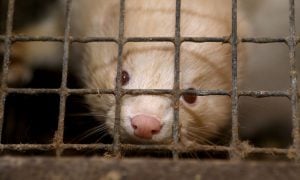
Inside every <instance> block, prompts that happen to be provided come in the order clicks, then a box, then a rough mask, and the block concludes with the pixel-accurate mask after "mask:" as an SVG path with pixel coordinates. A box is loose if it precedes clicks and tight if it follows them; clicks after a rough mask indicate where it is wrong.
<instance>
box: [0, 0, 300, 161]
mask: <svg viewBox="0 0 300 180" xmlns="http://www.w3.org/2000/svg"><path fill="white" fill-rule="evenodd" d="M71 3H72V0H67V3H66V7H65V8H66V12H65V13H66V14H65V15H66V16H65V17H66V19H65V29H64V30H65V32H64V36H63V37H46V36H22V35H12V26H13V15H14V4H15V0H9V3H8V11H7V21H6V33H5V35H1V36H0V41H3V42H4V47H5V54H4V60H3V76H2V80H1V103H0V113H1V115H0V150H16V151H24V150H41V151H50V150H52V151H53V150H54V151H55V152H56V154H57V155H60V154H61V153H62V152H63V151H64V150H68V149H72V150H105V151H109V152H111V153H113V154H114V155H120V154H121V152H122V151H123V150H170V151H172V154H173V158H174V159H177V158H178V153H179V152H187V151H196V150H197V151H213V152H228V153H229V154H230V158H231V159H235V160H236V159H242V158H243V157H245V156H246V155H248V154H253V153H264V154H283V155H286V156H288V157H289V158H293V159H296V160H299V159H300V139H299V138H300V137H299V130H300V129H299V121H298V118H297V98H298V94H297V74H296V59H295V51H296V50H295V49H296V46H297V44H298V43H299V42H300V38H299V37H296V32H295V1H294V0H289V12H290V15H289V27H290V29H289V30H290V35H289V36H288V37H286V38H270V37H263V38H252V37H251V38H246V37H238V36H237V15H238V14H237V0H232V33H231V35H230V36H228V37H188V38H187V37H181V36H180V7H181V1H180V0H176V13H175V15H176V23H175V35H174V37H159V38H152V37H141V38H139V37H136V38H135V37H134V38H125V37H124V18H125V16H126V13H125V0H120V21H119V36H118V38H110V37H80V38H74V37H71V36H70V13H71ZM21 41H23V42H25V41H45V42H46V41H54V42H62V43H63V45H64V55H63V66H62V81H61V86H60V88H58V89H32V88H9V87H7V84H6V80H7V76H8V71H9V70H8V65H9V61H10V60H9V59H10V54H11V51H10V47H11V45H12V44H13V43H14V42H21ZM73 42H80V43H88V42H114V43H117V45H118V65H117V85H116V88H115V89H112V90H106V89H69V88H68V87H67V75H68V61H69V48H70V45H71V44H72V43H73ZM128 42H171V43H173V44H174V45H175V57H174V63H175V71H174V87H173V89H172V90H159V89H156V90H139V89H136V90H125V89H122V87H121V76H120V75H121V71H122V52H123V46H124V45H125V44H126V43H128ZM183 42H195V43H204V42H221V43H229V44H230V45H231V47H232V90H231V91H226V90H185V91H184V90H180V88H179V61H180V46H181V44H182V43H183ZM238 43H285V44H286V45H287V46H288V48H289V58H290V89H288V90H285V91H239V90H238V87H237V76H238V74H237V63H238V59H237V54H238V50H237V47H238ZM11 93H16V94H58V95H59V96H60V103H59V120H58V128H57V131H56V133H55V136H54V138H53V143H52V144H46V145H45V144H3V143H2V139H1V134H2V132H3V121H4V109H5V100H6V97H7V96H8V95H9V94H11ZM189 93H193V94H197V95H198V96H209V95H223V96H229V97H231V102H232V126H231V131H232V137H231V143H230V146H211V145H194V146H193V147H190V148H189V149H187V148H180V147H178V146H176V144H177V143H178V139H179V135H178V133H179V120H178V119H179V116H178V115H179V113H178V112H179V107H175V108H174V123H173V142H174V143H173V144H172V145H131V144H122V143H120V139H119V136H120V135H119V124H120V120H119V119H120V118H119V117H120V110H121V107H120V104H121V101H122V96H123V95H124V94H135V95H137V94H152V95H159V94H171V95H172V97H173V103H174V104H178V101H179V97H180V96H181V95H182V94H189ZM74 94H76V95H84V94H113V95H114V96H115V98H116V104H117V106H116V110H115V112H116V114H115V117H116V118H115V119H116V121H115V128H114V137H113V138H114V142H113V144H108V145H107V144H65V143H64V142H63V137H64V117H65V110H66V100H67V97H68V96H70V95H74ZM241 96H251V97H255V98H263V97H286V98H288V99H289V100H290V102H291V107H292V122H293V131H292V137H293V145H292V146H291V147H290V148H288V149H281V148H258V147H251V146H249V145H248V144H247V142H242V141H241V140H240V138H239V120H238V103H239V97H241Z"/></svg>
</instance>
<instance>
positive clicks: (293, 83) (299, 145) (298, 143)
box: [287, 0, 300, 161]
mask: <svg viewBox="0 0 300 180" xmlns="http://www.w3.org/2000/svg"><path fill="white" fill-rule="evenodd" d="M289 31H290V35H289V37H288V42H287V43H288V48H289V60H290V88H291V98H290V101H291V108H292V124H293V130H292V137H293V146H294V148H295V149H296V154H295V159H296V161H299V160H300V137H299V130H300V129H299V119H298V110H297V109H298V108H297V107H298V105H297V103H298V97H297V96H298V87H297V69H296V58H295V56H296V45H297V38H296V23H295V1H294V0H290V1H289Z"/></svg>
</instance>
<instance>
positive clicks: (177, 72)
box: [172, 0, 181, 159]
mask: <svg viewBox="0 0 300 180" xmlns="http://www.w3.org/2000/svg"><path fill="white" fill-rule="evenodd" d="M180 11H181V0H176V10H175V41H174V46H175V56H174V85H173V100H172V102H173V116H174V119H173V120H174V121H173V126H172V135H173V143H174V144H175V145H177V144H178V142H179V133H180V129H179V98H180V93H179V90H180V81H179V80H180V45H181V44H180V14H181V12H180ZM172 154H173V159H178V158H179V155H178V152H177V151H176V150H174V149H173V150H172Z"/></svg>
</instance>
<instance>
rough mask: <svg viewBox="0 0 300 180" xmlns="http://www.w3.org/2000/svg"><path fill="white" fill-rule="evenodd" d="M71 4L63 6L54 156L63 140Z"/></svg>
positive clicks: (70, 1) (59, 152) (68, 1)
mask: <svg viewBox="0 0 300 180" xmlns="http://www.w3.org/2000/svg"><path fill="white" fill-rule="evenodd" d="M71 4H72V0H66V6H65V24H64V25H65V27H64V30H65V32H64V41H63V60H62V80H61V86H60V91H59V95H60V100H59V117H58V128H57V131H56V134H55V139H54V141H55V142H54V143H55V144H56V146H58V147H57V149H56V154H57V155H60V154H61V149H60V148H59V146H60V145H61V144H63V139H64V124H65V123H64V122H65V113H66V101H67V96H68V93H67V91H66V90H67V79H68V64H69V53H70V39H69V38H70V21H71V7H72V6H71Z"/></svg>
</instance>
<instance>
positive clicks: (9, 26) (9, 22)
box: [0, 0, 15, 144]
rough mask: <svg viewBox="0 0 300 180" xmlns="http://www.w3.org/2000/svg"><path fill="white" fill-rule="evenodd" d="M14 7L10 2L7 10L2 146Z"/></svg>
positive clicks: (0, 108)
mask: <svg viewBox="0 0 300 180" xmlns="http://www.w3.org/2000/svg"><path fill="white" fill-rule="evenodd" d="M14 6H15V0H9V1H8V9H7V19H6V35H5V39H4V58H3V68H2V79H1V92H0V96H1V97H0V98H1V99H0V144H1V142H2V132H3V123H4V111H5V100H6V96H7V92H6V88H7V77H8V68H9V62H10V61H9V59H10V48H11V44H12V42H11V40H10V39H9V37H10V36H11V34H12V29H13V16H14Z"/></svg>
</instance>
